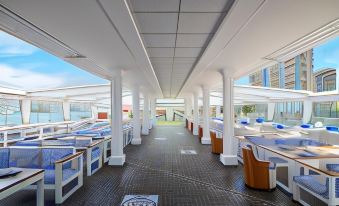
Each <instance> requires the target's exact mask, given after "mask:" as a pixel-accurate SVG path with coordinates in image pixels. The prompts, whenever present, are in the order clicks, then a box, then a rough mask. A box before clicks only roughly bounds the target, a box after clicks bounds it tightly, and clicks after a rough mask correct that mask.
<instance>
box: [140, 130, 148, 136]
mask: <svg viewBox="0 0 339 206" xmlns="http://www.w3.org/2000/svg"><path fill="white" fill-rule="evenodd" d="M147 130H148V129H147ZM141 134H142V135H149V131H147V132H146V131H142V132H141Z"/></svg>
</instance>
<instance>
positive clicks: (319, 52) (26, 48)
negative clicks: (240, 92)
mask: <svg viewBox="0 0 339 206" xmlns="http://www.w3.org/2000/svg"><path fill="white" fill-rule="evenodd" d="M0 42H1V43H0V71H1V78H0V85H2V86H9V87H14V88H22V89H39V88H55V87H64V86H76V85H88V84H102V83H107V82H108V81H106V80H104V79H102V78H100V77H97V76H95V75H92V74H90V73H88V72H86V71H84V70H81V69H79V68H77V67H75V66H73V65H71V64H69V63H67V62H64V61H63V60H61V59H59V58H57V57H55V56H53V55H51V54H49V53H47V52H44V51H43V50H41V49H39V48H37V47H35V46H32V45H30V44H28V43H26V42H24V41H21V40H19V39H17V38H16V37H13V36H11V35H9V34H7V33H4V32H1V31H0ZM313 55H314V56H313V59H314V62H313V65H314V70H318V69H320V68H324V67H332V68H337V69H338V68H339V37H336V38H334V39H332V40H330V41H328V42H326V43H324V44H322V45H320V46H318V47H315V48H314V50H313ZM235 83H236V84H243V85H248V84H249V79H248V76H245V77H243V78H241V79H239V80H237V81H236V82H235Z"/></svg>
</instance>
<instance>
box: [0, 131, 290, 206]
mask: <svg viewBox="0 0 339 206" xmlns="http://www.w3.org/2000/svg"><path fill="white" fill-rule="evenodd" d="M183 149H184V150H185V149H189V150H195V151H196V152H197V154H181V150H183ZM210 151H211V147H210V146H209V145H201V144H200V143H199V140H198V138H197V137H196V136H193V135H191V133H189V132H188V130H186V129H185V128H183V127H166V126H161V127H156V128H153V129H152V130H151V133H150V135H148V136H143V137H142V144H141V145H139V146H133V145H129V146H127V147H126V148H125V154H126V164H125V166H124V167H112V166H104V167H103V168H102V169H101V170H99V171H98V172H97V173H96V174H94V175H93V176H91V177H84V185H83V187H82V188H80V189H79V190H78V191H77V192H75V193H74V194H73V195H72V196H71V197H69V198H68V199H67V200H66V201H65V202H64V203H63V205H70V206H76V205H79V206H80V205H81V206H82V205H112V206H118V205H120V203H121V201H122V199H123V197H124V195H127V194H145V195H151V194H154V195H159V205H161V206H166V205H173V206H179V205H180V206H188V205H194V206H198V205H201V206H212V205H220V206H221V205H237V206H240V205H295V203H293V202H292V200H291V198H290V197H289V196H287V195H286V194H284V193H283V192H281V191H280V190H279V189H276V190H275V191H273V192H261V191H255V190H251V189H248V188H246V187H245V185H244V183H243V173H242V166H241V165H239V166H237V167H225V166H223V165H222V164H221V162H220V161H219V156H218V155H214V154H212V153H211V152H210ZM45 199H46V200H45V204H46V205H54V194H53V192H51V191H46V192H45ZM0 205H6V206H12V205H13V206H14V205H35V191H34V190H22V191H20V192H17V193H15V194H14V195H12V196H10V197H7V198H6V199H4V200H1V201H0Z"/></svg>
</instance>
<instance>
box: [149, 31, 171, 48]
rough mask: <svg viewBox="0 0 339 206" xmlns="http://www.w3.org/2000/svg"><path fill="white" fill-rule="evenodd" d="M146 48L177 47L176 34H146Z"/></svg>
mask: <svg viewBox="0 0 339 206" xmlns="http://www.w3.org/2000/svg"><path fill="white" fill-rule="evenodd" d="M142 37H143V38H144V41H145V45H146V47H175V34H144V35H142Z"/></svg>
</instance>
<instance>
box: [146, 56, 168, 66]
mask: <svg viewBox="0 0 339 206" xmlns="http://www.w3.org/2000/svg"><path fill="white" fill-rule="evenodd" d="M150 60H151V62H152V64H153V65H154V64H163V65H167V64H170V65H172V63H173V58H169V57H151V58H150Z"/></svg>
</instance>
